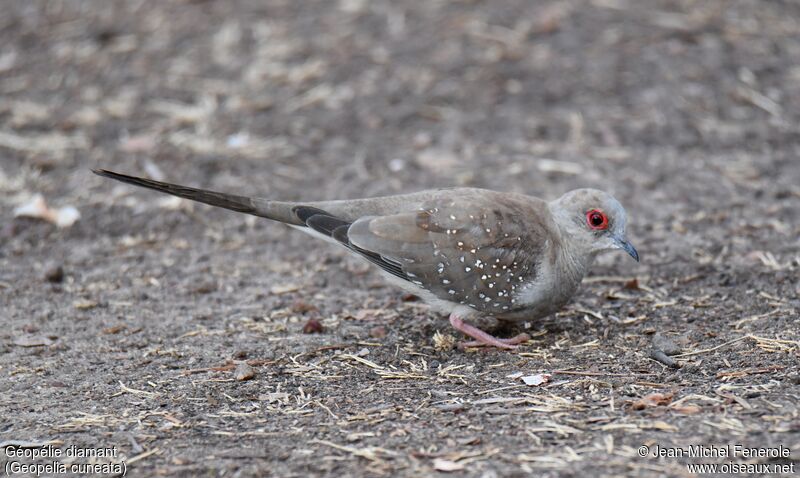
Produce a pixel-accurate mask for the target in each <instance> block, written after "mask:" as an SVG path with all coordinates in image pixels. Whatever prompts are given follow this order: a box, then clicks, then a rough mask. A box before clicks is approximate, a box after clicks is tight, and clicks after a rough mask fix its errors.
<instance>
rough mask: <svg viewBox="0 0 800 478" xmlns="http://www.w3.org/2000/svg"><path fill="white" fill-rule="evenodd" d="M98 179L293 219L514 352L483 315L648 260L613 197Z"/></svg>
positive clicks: (539, 313) (546, 302)
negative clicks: (254, 192) (288, 196)
mask: <svg viewBox="0 0 800 478" xmlns="http://www.w3.org/2000/svg"><path fill="white" fill-rule="evenodd" d="M94 172H95V173H96V174H99V175H101V176H105V177H108V178H112V179H116V180H118V181H122V182H125V183H128V184H133V185H136V186H141V187H145V188H149V189H154V190H157V191H161V192H164V193H167V194H172V195H174V196H178V197H182V198H186V199H191V200H193V201H199V202H202V203H205V204H210V205H212V206H218V207H222V208H226V209H231V210H233V211H237V212H243V213H247V214H252V215H255V216H260V217H264V218H268V219H272V220H275V221H279V222H283V223H286V224H288V225H290V226H292V227H295V228H298V229H300V230H302V231H304V232H307V233H309V234H311V235H313V236H316V237H318V238H321V239H324V240H327V241H328V242H332V243H335V244H337V245H339V246H342V247H345V248H346V249H347V250H348V251H350V252H351V253H352V254H354V255H356V256H360V257H362V258H364V259H366V260H367V261H369V262H371V263H373V264H374V265H376V266H378V267H379V268H380V271H381V272H382V273H383V274H384V276H385V277H386V278H387V279H388V280H389V281H390V282H392V283H393V284H395V285H397V286H399V287H400V288H402V289H404V290H406V291H408V292H410V293H412V294H415V295H417V296H419V297H420V298H422V299H423V300H424V301H426V302H427V303H428V304H429V305H431V306H432V307H433V308H434V309H436V310H437V311H440V312H442V313H444V314H449V316H450V324H451V325H452V326H453V327H454V328H455V329H457V330H459V331H461V332H463V333H464V334H466V335H468V336H469V337H471V338H472V339H473V341H470V342H466V343H464V344H463V345H466V346H480V345H490V346H495V347H500V348H506V349H513V348H515V347H516V346H517V344H519V343H522V342H525V341H527V340H528V339H529V337H528V335H527V334H520V335H517V336H516V337H512V338H508V339H502V338H497V337H494V336H492V335H490V334H488V333H486V332H484V331H482V330H480V329H479V328H477V327H475V326H473V325H471V324H470V323H468V322H467V320H470V319H474V318H477V317H480V316H489V317H494V318H497V319H500V320H508V321H522V320H525V321H530V320H535V319H538V318H542V317H545V316H547V315H550V314H553V313H555V312H556V311H558V310H559V309H561V308H562V307H563V306H564V305H565V304H566V303H567V302H568V301H569V299H570V298H571V297H572V296H573V295H574V294H575V292H576V291H577V290H578V287H579V285H580V283H581V281H582V280H583V277H584V276H585V275H586V273H587V272H588V270H589V267H590V266H591V264H592V262H593V260H594V258H595V256H597V254H598V253H600V252H603V251H608V250H614V249H621V250H623V251H625V252H627V253H628V254H630V256H631V257H633V258H634V259H635V260H636V261H638V260H639V254H638V252H637V251H636V249H635V248H634V247H633V246H632V245H631V243H630V242H628V240H627V238H626V235H625V226H626V215H625V209H623V207H622V205H620V203H619V202H618V201H617V200H616V199H614V198H613V197H612V196H611V195H610V194H608V193H606V192H603V191H599V190H595V189H576V190H573V191H570V192H567V193H566V194H564V195H563V196H561V197H560V198H558V199H556V200H554V201H550V202H547V201H544V200H542V199H539V198H536V197H532V196H527V195H523V194H516V193H502V192H496V191H490V190H485V189H476V188H450V189H437V190H429V191H422V192H418V193H412V194H405V195H397V196H385V197H375V198H365V199H352V200H333V201H317V202H284V201H273V200H269V199H261V198H255V197H245V196H237V195H232V194H224V193H218V192H213V191H207V190H203V189H195V188H191V187H187V186H180V185H177V184H170V183H165V182H161V181H154V180H151V179H146V178H140V177H135V176H128V175H125V174H119V173H115V172H112V171H108V170H103V169H98V170H94Z"/></svg>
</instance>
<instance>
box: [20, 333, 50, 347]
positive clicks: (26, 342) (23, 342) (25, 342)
mask: <svg viewBox="0 0 800 478" xmlns="http://www.w3.org/2000/svg"><path fill="white" fill-rule="evenodd" d="M53 342H55V340H53V339H51V338H50V337H44V336H41V335H33V336H30V335H26V336H23V337H19V338H17V339H16V340H14V345H19V346H20V347H45V346H48V345H52V344H53Z"/></svg>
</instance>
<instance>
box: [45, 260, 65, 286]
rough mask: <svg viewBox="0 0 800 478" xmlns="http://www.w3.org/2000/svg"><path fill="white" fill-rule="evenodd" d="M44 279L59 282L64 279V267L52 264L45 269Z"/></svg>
mask: <svg viewBox="0 0 800 478" xmlns="http://www.w3.org/2000/svg"><path fill="white" fill-rule="evenodd" d="M44 279H45V280H46V281H47V282H52V283H54V284H58V283H60V282H62V281H63V280H64V268H63V267H61V266H60V265H54V266H50V267H48V268H47V269H45V271H44Z"/></svg>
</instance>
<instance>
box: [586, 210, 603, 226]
mask: <svg viewBox="0 0 800 478" xmlns="http://www.w3.org/2000/svg"><path fill="white" fill-rule="evenodd" d="M586 224H588V225H589V227H590V228H591V229H595V230H603V229H608V216H606V215H605V213H604V212H603V211H601V210H599V209H591V210H589V211H587V212H586Z"/></svg>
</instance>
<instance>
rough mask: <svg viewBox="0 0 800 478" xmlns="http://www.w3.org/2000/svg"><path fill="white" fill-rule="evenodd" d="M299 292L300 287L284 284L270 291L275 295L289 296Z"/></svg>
mask: <svg viewBox="0 0 800 478" xmlns="http://www.w3.org/2000/svg"><path fill="white" fill-rule="evenodd" d="M298 290H300V286H299V285H298V284H283V285H276V286H273V287H272V288H271V289H270V290H269V291H270V292H271V293H272V294H274V295H283V294H288V293H289V292H297V291H298Z"/></svg>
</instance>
